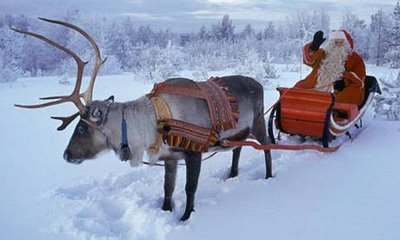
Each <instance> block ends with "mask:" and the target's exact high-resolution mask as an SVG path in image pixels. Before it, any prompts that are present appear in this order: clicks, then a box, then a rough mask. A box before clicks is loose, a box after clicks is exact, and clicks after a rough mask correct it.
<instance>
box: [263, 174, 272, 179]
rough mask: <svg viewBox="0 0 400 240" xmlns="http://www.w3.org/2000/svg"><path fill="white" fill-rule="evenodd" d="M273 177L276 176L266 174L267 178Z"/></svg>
mask: <svg viewBox="0 0 400 240" xmlns="http://www.w3.org/2000/svg"><path fill="white" fill-rule="evenodd" d="M272 177H274V176H273V175H272V174H267V176H265V179H268V178H272Z"/></svg>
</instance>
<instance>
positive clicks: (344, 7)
mask: <svg viewBox="0 0 400 240" xmlns="http://www.w3.org/2000/svg"><path fill="white" fill-rule="evenodd" d="M394 4H395V3H394V2H393V0H369V1H365V0H337V1H333V0H317V1H313V0H297V1H296V0H170V1H168V0H113V1H111V0H29V1H27V0H9V1H6V0H0V12H2V13H10V14H17V15H18V14H24V15H27V16H28V17H29V16H30V17H38V16H44V17H55V16H63V15H65V13H66V12H67V11H68V10H69V9H71V8H74V9H78V10H79V11H80V12H81V14H82V15H86V14H91V13H101V14H106V15H112V16H130V17H131V18H133V19H135V21H136V22H140V23H143V22H146V21H148V22H149V23H150V24H151V23H154V24H157V26H163V27H171V28H178V27H180V26H186V27H189V28H190V27H195V28H197V27H198V26H199V25H207V24H209V23H210V22H211V21H214V22H215V19H222V16H223V15H226V14H229V16H230V17H231V19H232V20H233V22H234V24H236V23H238V22H240V23H242V22H245V21H247V22H248V23H252V22H256V23H258V24H261V25H266V23H267V22H268V21H281V20H283V19H284V18H285V17H286V16H289V15H294V14H297V13H299V12H302V11H318V10H321V9H325V10H326V11H327V12H328V14H330V16H331V22H340V20H341V18H342V13H344V12H346V11H349V10H350V11H352V12H353V13H354V14H357V15H359V16H360V17H362V18H364V19H366V20H369V17H370V15H372V14H374V13H376V12H377V11H378V10H380V9H383V10H384V11H387V12H389V11H392V10H393V8H394ZM361 6H362V7H361ZM263 22H264V23H263Z"/></svg>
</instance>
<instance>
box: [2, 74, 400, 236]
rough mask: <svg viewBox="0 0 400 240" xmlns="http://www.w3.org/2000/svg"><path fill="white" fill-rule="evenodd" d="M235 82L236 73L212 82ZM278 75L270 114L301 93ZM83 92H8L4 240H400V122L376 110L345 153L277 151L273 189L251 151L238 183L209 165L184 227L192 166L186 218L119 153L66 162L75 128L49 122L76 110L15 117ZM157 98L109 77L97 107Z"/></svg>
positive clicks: (97, 94) (125, 78)
mask: <svg viewBox="0 0 400 240" xmlns="http://www.w3.org/2000/svg"><path fill="white" fill-rule="evenodd" d="M279 67H280V66H277V69H282V68H279ZM368 71H369V72H368V73H369V74H372V75H375V76H376V77H377V78H379V77H380V76H383V75H384V74H387V72H388V71H390V70H389V69H387V68H384V67H379V68H378V67H372V66H368ZM226 74H230V71H222V72H213V73H212V74H210V75H213V76H216V75H219V76H222V75H226ZM278 74H279V75H280V78H279V79H277V80H272V86H268V87H266V88H265V107H266V108H267V107H269V106H271V104H272V103H273V102H274V101H275V100H276V99H277V96H278V94H277V92H276V91H275V89H274V88H275V87H276V86H278V85H279V86H292V85H293V83H294V82H295V81H297V80H298V79H299V78H300V76H299V73H293V72H283V71H281V70H280V71H279V73H278ZM305 74H306V73H303V76H304V75H305ZM181 75H183V76H185V77H192V76H191V73H190V72H182V73H181ZM71 81H73V79H71ZM72 88H73V86H72V85H62V84H59V83H58V78H57V77H40V78H23V79H19V80H18V81H17V82H14V83H11V84H10V83H7V84H5V83H4V84H0V96H1V101H0V109H1V110H2V117H1V118H0V125H1V126H4V128H3V130H2V133H1V135H0V138H1V144H0V152H1V159H0V193H1V198H0V239H41V240H42V239H96V240H97V239H160V240H162V239H174V240H180V239H261V238H263V239H264V238H269V239H282V240H289V239H304V240H306V239H307V240H309V239H364V240H368V239H371V240H372V239H373V240H376V239H385V240H386V239H400V229H399V228H398V226H399V225H400V217H399V215H398V213H399V212H400V211H399V210H400V207H399V204H398V203H399V202H400V190H399V187H398V183H399V182H400V174H398V172H399V171H400V164H399V163H398V162H399V161H400V158H399V157H398V156H399V155H400V149H399V148H398V147H397V146H398V143H399V140H400V123H399V122H395V121H383V120H381V119H374V118H373V117H372V116H373V111H372V109H369V110H368V112H367V114H366V116H365V117H364V129H363V131H362V132H360V133H359V135H358V136H357V137H356V139H355V140H354V141H352V142H350V141H347V142H346V143H345V144H344V145H343V146H342V147H341V148H340V149H339V150H338V151H337V152H335V153H331V154H326V153H325V154H323V153H319V152H315V151H299V152H294V151H273V153H272V156H273V173H274V178H272V179H268V180H265V179H264V176H265V166H264V160H263V154H262V153H261V152H257V151H256V150H253V149H250V148H245V149H243V151H242V157H241V159H240V165H239V176H238V177H236V178H233V179H227V175H228V173H229V168H230V161H231V160H230V158H231V154H230V153H229V152H227V153H219V154H217V155H216V156H215V157H213V158H211V159H209V160H206V161H205V162H203V165H202V171H201V175H200V181H199V187H198V190H197V194H196V201H195V209H196V212H195V213H193V214H192V216H191V219H190V220H189V221H187V222H180V221H179V220H178V219H179V217H180V216H181V215H182V213H183V211H184V207H185V202H186V196H185V191H184V184H185V167H184V166H180V167H179V170H178V179H177V187H176V190H175V193H174V204H175V208H174V211H173V212H164V211H162V210H161V205H162V198H163V189H162V184H163V174H164V170H163V168H161V167H157V166H153V167H149V166H145V165H143V166H140V167H137V168H131V167H129V164H127V163H124V162H121V161H120V160H119V159H118V157H116V156H114V154H113V153H111V152H109V153H105V154H102V155H101V156H99V157H98V158H97V159H95V160H91V161H87V162H84V163H83V164H81V165H79V166H77V165H72V164H68V163H66V162H65V161H64V160H63V159H62V153H63V151H64V148H65V147H66V145H67V143H68V140H69V137H70V136H71V134H72V131H73V127H72V126H70V127H69V128H67V129H66V130H65V131H63V132H57V131H55V129H56V127H57V126H58V124H59V123H58V122H57V121H54V120H50V119H49V118H48V117H49V116H50V115H51V116H53V115H54V116H66V115H69V114H72V113H73V112H74V111H75V109H74V107H73V106H71V105H72V104H63V105H60V106H57V107H51V108H46V109H40V110H23V109H17V108H15V107H13V104H14V103H34V102H35V99H37V97H41V96H45V95H53V94H54V95H57V94H65V93H68V92H69V91H71V90H72ZM151 88H152V84H150V83H147V82H145V81H143V80H141V79H135V78H134V77H133V76H132V75H130V74H124V75H115V76H100V77H98V79H97V82H96V87H95V91H94V98H95V99H106V98H107V97H108V96H109V95H110V94H114V95H115V96H116V101H126V100H130V99H135V98H138V97H140V96H142V95H144V94H146V93H148V92H149V91H150V89H151Z"/></svg>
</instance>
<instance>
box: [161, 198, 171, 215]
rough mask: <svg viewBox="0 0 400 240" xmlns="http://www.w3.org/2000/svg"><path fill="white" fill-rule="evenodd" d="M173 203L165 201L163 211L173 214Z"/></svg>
mask: <svg viewBox="0 0 400 240" xmlns="http://www.w3.org/2000/svg"><path fill="white" fill-rule="evenodd" d="M172 208H173V207H172V203H171V200H169V201H167V200H165V201H164V204H163V206H162V208H161V209H162V210H164V211H170V212H172Z"/></svg>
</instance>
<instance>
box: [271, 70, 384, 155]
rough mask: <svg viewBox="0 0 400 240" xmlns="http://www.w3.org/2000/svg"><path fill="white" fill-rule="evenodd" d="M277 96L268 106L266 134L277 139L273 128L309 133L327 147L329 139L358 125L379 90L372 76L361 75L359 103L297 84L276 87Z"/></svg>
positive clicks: (307, 135) (302, 133)
mask: <svg viewBox="0 0 400 240" xmlns="http://www.w3.org/2000/svg"><path fill="white" fill-rule="evenodd" d="M277 90H278V91H279V93H280V99H279V100H278V102H277V103H276V104H275V105H274V107H273V108H272V110H271V114H270V116H269V120H268V135H269V137H270V138H271V142H272V143H273V144H276V143H277V140H278V138H277V137H276V136H275V132H274V128H275V129H276V130H277V131H279V134H280V133H285V134H289V135H298V136H303V137H312V138H316V139H319V140H320V141H321V142H322V146H323V148H329V142H330V141H331V140H332V139H334V138H336V137H338V136H341V135H343V134H347V135H349V136H350V134H349V129H350V128H351V127H354V126H355V127H357V128H358V127H361V126H362V122H361V117H362V116H363V114H364V113H365V112H366V110H367V109H368V107H369V106H370V104H371V102H372V99H373V97H374V95H375V93H379V94H380V93H381V90H380V88H379V85H378V82H377V80H376V78H375V77H372V76H367V77H366V79H365V97H364V101H363V103H362V104H361V105H360V106H357V105H355V104H349V103H339V102H336V101H335V96H334V94H332V93H329V92H320V91H315V90H306V89H297V88H278V89H277Z"/></svg>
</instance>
